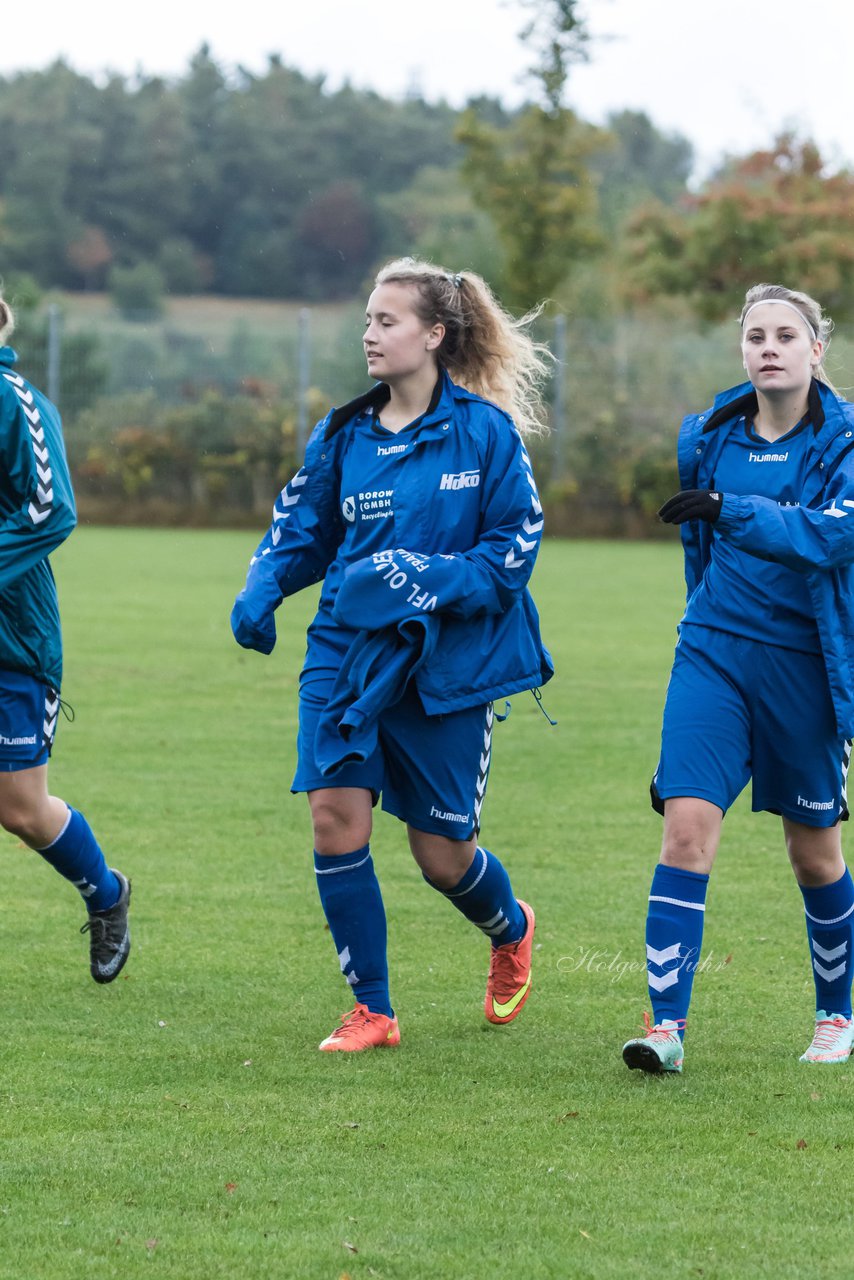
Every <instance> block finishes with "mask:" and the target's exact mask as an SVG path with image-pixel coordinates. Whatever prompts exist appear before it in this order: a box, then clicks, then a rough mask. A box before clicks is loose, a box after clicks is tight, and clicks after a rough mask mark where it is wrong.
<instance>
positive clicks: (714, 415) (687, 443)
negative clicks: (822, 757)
mask: <svg viewBox="0 0 854 1280" xmlns="http://www.w3.org/2000/svg"><path fill="white" fill-rule="evenodd" d="M809 404H810V417H811V420H812V424H813V425H812V431H813V439H812V442H811V446H810V451H809V458H808V462H807V469H806V474H805V478H804V486H803V491H802V493H801V498H800V505H799V506H789V507H786V506H780V505H779V503H777V502H774V501H773V500H772V499H770V498H761V497H756V496H750V495H746V496H743V497H738V496H736V495H734V494H726V493H725V494H724V495H723V501H722V504H721V514H720V516H719V517H718V520H717V522H716V524H715V526H714V528H715V531H716V532H717V533H719V534H720V535H721V536H722V537H724V538H726V539H727V541H728V542H731V543H732V545H733V546H735V547H738V548H739V549H740V550H742V551H746V552H749V553H750V555H754V556H757V557H758V558H759V559H762V560H772V561H777V562H779V563H780V564H784V565H787V566H788V567H789V568H791V569H795V570H797V571H798V572H800V573H803V574H804V575H805V578H806V582H807V587H808V589H809V595H810V600H811V601H812V607H813V609H814V611H815V619H816V623H817V626H818V633H819V639H820V641H821V650H822V654H823V657H824V662H825V666H826V667H827V675H828V680H829V682H830V691H831V696H832V698H833V706H834V710H835V713H836V719H837V723H838V726H839V731H840V733H842V734H844V735H845V737H846V738H851V737H852V736H854V405H851V404H849V403H848V401H846V400H842V399H840V398H839V396H837V395H836V394H835V392H833V391H832V390H831V389H830V388H829V387H828V386H826V385H825V384H823V383H820V382H816V381H815V380H814V381H813V382H812V384H811V387H810V392H809ZM755 410H756V393H755V391H754V389H753V386H752V384H751V383H749V382H747V383H743V384H741V385H740V386H737V387H732V388H731V389H730V390H729V391H724V392H722V393H721V394H720V395H719V396H718V397H717V398H716V400H715V402H714V405H713V406H712V407H711V409H707V410H706V411H705V412H704V413H701V414H689V415H688V417H686V418H685V420H684V421H683V423H682V428H681V430H680V433H679V452H678V458H679V480H680V483H681V485H682V488H683V489H711V488H714V483H713V479H714V474H715V466H716V464H717V459H718V457H719V456H720V451H721V448H722V447H723V444H724V441H725V440H726V438H727V436H728V435H729V433H730V432H731V431H732V430H733V428H734V427H735V426H736V424H737V422H738V420H739V419H740V417H741V416H742V415H743V414H748V415H751V414H753V413H754V412H755ZM681 531H682V542H683V547H684V551H685V580H686V583H687V587H688V595H689V597H690V595H691V593H692V592H693V590H694V589H695V587H696V586H697V584H698V583H699V582H700V579H701V578H702V576H703V573H704V572H705V569H706V566H707V565H708V563H709V559H710V556H711V543H712V526H711V525H709V524H707V523H706V522H705V521H702V520H698V521H691V522H688V523H686V524H683V525H682V526H681Z"/></svg>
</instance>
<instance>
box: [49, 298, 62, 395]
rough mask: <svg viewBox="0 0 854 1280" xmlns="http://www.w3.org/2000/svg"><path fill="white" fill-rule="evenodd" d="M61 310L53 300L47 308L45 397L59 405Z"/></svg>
mask: <svg viewBox="0 0 854 1280" xmlns="http://www.w3.org/2000/svg"><path fill="white" fill-rule="evenodd" d="M61 352H62V312H61V311H60V309H59V307H58V306H57V304H56V303H55V302H51V303H50V305H49V306H48V309H47V398H48V400H50V401H52V402H53V404H55V405H56V406H57V407H59V380H60V375H61V372H62V370H61Z"/></svg>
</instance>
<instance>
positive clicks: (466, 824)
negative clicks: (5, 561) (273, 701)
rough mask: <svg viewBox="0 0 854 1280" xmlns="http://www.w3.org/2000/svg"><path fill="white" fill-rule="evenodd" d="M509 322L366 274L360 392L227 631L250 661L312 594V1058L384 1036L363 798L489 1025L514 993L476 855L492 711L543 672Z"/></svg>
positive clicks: (521, 908) (308, 679) (442, 276)
mask: <svg viewBox="0 0 854 1280" xmlns="http://www.w3.org/2000/svg"><path fill="white" fill-rule="evenodd" d="M524 326H525V321H521V322H516V321H514V320H512V319H511V317H510V316H508V315H507V314H506V312H504V311H503V310H502V309H501V307H500V306H499V305H498V303H497V302H496V300H495V298H494V297H493V295H492V293H491V292H490V290H489V288H488V286H487V285H486V284H485V282H484V281H483V280H481V278H480V277H479V276H477V275H474V274H473V273H471V272H466V273H464V274H459V275H452V274H450V273H448V272H446V271H443V270H441V269H439V268H437V267H434V266H431V265H429V264H426V263H421V262H416V261H414V260H413V259H410V258H406V259H402V260H399V261H396V262H392V263H390V264H389V265H388V266H386V267H385V268H384V269H383V270H382V271H381V272H380V273H379V275H378V277H377V281H376V288H375V289H374V291H373V293H372V294H371V296H370V299H369V302H368V307H367V316H366V328H365V332H364V336H363V343H364V349H365V355H366V358H367V364H368V371H369V373H370V374H372V375H373V377H374V378H375V379H376V385H375V386H374V387H373V388H372V389H371V390H370V391H369V392H368V393H367V394H366V395H363V396H361V397H360V398H359V399H357V400H354V401H353V402H351V403H350V404H347V405H345V406H344V407H343V408H340V409H335V410H333V411H332V412H331V413H330V414H329V415H328V416H327V417H326V418H325V419H324V420H323V421H322V422H321V423H320V424H319V425H318V426H317V427H316V429H315V431H314V433H313V434H312V437H311V439H310V441H309V443H308V448H307V451H306V457H305V465H304V466H303V467H301V468H300V470H299V471H298V472H297V474H296V475H295V476H294V478H293V479H292V480H291V481H290V483H289V484H287V485H286V486H285V488H284V489H283V491H282V493H281V495H280V497H279V499H278V501H277V502H276V505H275V507H274V512H273V523H272V525H271V527H270V530H269V532H268V533H267V535H266V536H265V538H264V539H263V541H262V542H261V544H260V546H259V547H258V550H257V552H256V554H255V556H254V557H253V559H252V561H251V564H250V567H249V573H248V576H247V579H246V586H245V588H244V590H243V591H242V592H241V593H240V595H239V596H238V597H237V601H236V603H235V606H234V610H233V613H232V626H233V629H234V634H235V637H236V638H237V640H238V642H239V643H240V644H242V645H244V646H245V647H247V648H253V649H258V650H260V651H261V652H262V653H269V652H270V651H271V649H272V648H273V645H274V644H275V640H276V631H275V623H274V619H273V614H274V612H275V610H276V609H277V608H278V606H279V605H280V604H281V602H282V599H283V597H285V596H289V595H292V594H293V593H294V592H296V591H299V590H300V589H301V588H302V587H305V586H307V585H309V584H310V583H314V582H317V581H319V580H320V579H323V580H324V582H323V589H322V592H321V596H320V605H319V608H318V612H317V614H316V616H315V618H314V621H313V622H312V624H311V626H310V627H309V631H308V651H307V655H306V660H305V666H304V668H303V672H302V676H301V680H300V722H299V737H298V744H297V746H298V762H297V769H296V776H295V778H294V781H293V785H292V790H293V791H295V792H298V791H305V792H307V793H308V799H309V804H310V807H311V816H312V823H313V828H314V844H315V854H314V862H315V871H316V875H317V884H318V889H319V892H320V900H321V903H322V906H323V910H324V912H325V915H326V919H327V921H328V923H329V928H330V931H331V934H332V938H333V941H334V944H335V948H336V951H337V952H338V960H339V963H340V966H341V970H342V972H343V974H344V976H345V978H346V980H347V982H348V983H349V984H350V986H351V987H352V989H353V994H354V996H355V1000H356V1004H355V1008H354V1009H353V1010H351V1011H350V1012H349V1013H347V1014H345V1015H344V1017H343V1018H342V1020H341V1026H339V1027H338V1028H337V1029H336V1030H334V1031H333V1032H332V1034H331V1035H329V1036H328V1037H327V1038H326V1039H325V1040H324V1041H323V1042H322V1043H321V1045H320V1048H321V1049H323V1050H327V1051H328V1050H345V1051H352V1050H361V1049H368V1048H374V1047H380V1046H387V1045H396V1044H398V1043H399V1040H400V1032H399V1029H398V1023H397V1018H396V1017H395V1014H394V1010H393V1008H392V1005H391V1000H390V995H389V982H388V967H387V962H386V920H385V911H384V907H383V901H382V897H381V894H380V888H379V884H378V882H377V878H376V875H375V873H374V868H373V864H372V860H371V853H370V845H369V841H370V837H371V823H372V812H371V811H372V806H373V805H374V804H375V803H376V801H377V799H378V797H379V796H380V794H381V795H382V803H383V808H384V809H385V810H387V811H388V812H389V813H392V814H395V815H396V816H397V817H398V818H400V819H401V820H402V821H404V822H405V823H406V826H407V834H408V837H409V846H410V849H411V851H412V854H413V857H414V858H415V860H416V862H417V864H418V866H419V867H420V868H421V871H422V872H423V875H424V878H425V880H426V881H427V883H428V884H429V885H431V887H432V888H434V889H436V890H437V891H438V892H439V893H441V894H443V895H444V896H445V897H446V898H447V899H448V901H449V902H451V903H452V904H453V905H454V906H455V907H456V908H457V909H458V910H459V911H461V912H462V913H463V915H464V916H466V918H467V919H469V920H470V921H471V922H472V923H473V924H474V925H476V926H477V927H478V928H479V929H481V930H482V931H483V932H484V933H485V934H486V935H487V936H488V937H489V939H490V941H491V944H492V950H491V963H490V969H489V978H488V982H487V991H486V1000H485V1013H486V1017H487V1018H488V1019H489V1021H490V1022H493V1023H505V1022H510V1021H511V1020H512V1019H513V1018H515V1017H516V1016H517V1014H518V1013H519V1012H520V1010H521V1008H522V1006H523V1005H524V1003H525V1001H526V1000H527V998H528V994H529V992H530V988H531V952H532V944H533V935H534V913H533V911H532V910H531V908H530V907H529V906H528V905H527V904H526V903H524V902H521V901H517V899H516V897H515V895H514V893H513V889H512V888H511V884H510V879H509V877H508V874H507V872H506V870H505V869H504V867H503V866H502V864H501V862H499V860H498V859H497V858H496V857H495V855H494V854H493V853H490V852H489V850H487V849H485V848H483V847H482V846H481V845H479V844H478V832H479V829H480V817H481V806H482V804H483V798H484V792H485V788H486V779H487V774H488V771H489V764H490V758H491V749H492V725H493V710H492V703H493V699H495V698H496V697H498V696H499V695H503V694H512V693H514V692H518V691H520V690H523V689H529V688H532V687H536V686H538V685H541V684H543V683H545V681H547V680H548V679H549V678H550V676H551V674H552V665H551V659H550V658H549V655H548V653H547V651H546V650H545V649H544V648H543V645H542V642H541V640H540V633H539V623H538V617H537V612H536V609H535V608H534V605H533V601H532V600H531V597H530V594H529V592H528V590H527V585H526V584H527V582H528V579H529V578H530V576H531V571H532V570H533V567H534V561H535V559H536V556H537V551H538V549H539V545H540V539H541V536H542V529H543V514H542V508H541V506H540V501H539V497H538V495H537V488H536V484H535V482H534V477H533V474H532V471H531V462H530V459H529V457H528V454H527V452H526V450H525V446H524V444H523V442H522V435H521V434H520V433H525V432H530V431H532V430H536V429H537V426H538V423H537V412H538V408H539V401H538V397H537V393H536V381H537V379H538V378H539V376H540V375H541V374H542V372H543V370H544V364H543V360H542V358H541V353H540V352H539V350H538V349H537V348H536V347H535V345H534V344H533V343H532V341H531V339H530V338H529V337H528V336H527V334H526V332H525V327H524ZM511 415H512V416H511ZM514 422H515V425H514Z"/></svg>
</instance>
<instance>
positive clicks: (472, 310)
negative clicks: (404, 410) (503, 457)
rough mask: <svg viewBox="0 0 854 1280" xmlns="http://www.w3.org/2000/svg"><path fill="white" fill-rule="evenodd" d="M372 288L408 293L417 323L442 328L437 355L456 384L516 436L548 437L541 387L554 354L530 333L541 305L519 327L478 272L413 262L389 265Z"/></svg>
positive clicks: (519, 323)
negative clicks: (401, 287)
mask: <svg viewBox="0 0 854 1280" xmlns="http://www.w3.org/2000/svg"><path fill="white" fill-rule="evenodd" d="M376 283H377V284H378V285H380V284H406V285H410V286H412V288H413V290H414V294H415V303H414V310H415V314H416V315H417V316H418V318H419V319H420V320H421V321H422V323H423V324H425V325H433V324H442V325H444V326H445V336H444V338H443V339H442V342H441V345H440V346H439V349H438V352H437V355H438V358H439V363H440V364H441V365H442V366H443V367H444V368H445V369H447V371H448V373H449V375H450V376H451V377H452V378H453V380H454V381H455V382H458V383H459V384H460V386H462V387H465V388H466V390H467V391H473V392H474V393H475V395H479V396H483V398H484V399H485V400H492V401H493V402H494V403H495V404H497V405H498V406H499V408H501V409H504V410H505V411H506V412H507V413H509V414H510V416H511V417H512V419H513V421H514V422H515V424H516V426H517V428H518V430H519V433H520V434H521V435H523V436H526V435H529V436H530V435H543V434H545V432H546V431H548V426H547V424H546V410H545V406H544V404H543V398H542V394H541V385H542V382H543V380H544V378H545V376H546V374H547V373H548V371H549V361H550V360H551V359H552V355H551V352H550V351H549V349H548V347H546V346H545V345H544V344H543V343H539V342H534V340H533V339H532V338H531V336H530V334H529V332H528V329H529V328H530V326H531V324H532V323H533V321H534V320H536V318H537V316H538V315H539V314H540V312H541V311H542V306H539V307H537V308H535V309H534V310H533V311H529V312H528V313H527V315H524V316H522V317H521V319H519V320H517V319H515V318H514V317H513V316H511V315H510V313H509V312H508V311H505V309H504V308H503V307H502V305H501V303H500V302H499V301H498V299H497V298H496V297H495V294H494V293H493V292H492V290H491V289H490V287H489V285H488V284H487V283H486V281H485V280H484V279H483V278H482V276H479V275H477V274H476V272H474V271H460V272H458V273H455V272H451V271H446V270H445V268H444V267H438V266H435V265H434V264H433V263H432V262H422V261H419V260H418V259H417V258H397V259H395V261H394V262H389V263H387V264H386V265H385V266H384V267H383V268H382V270H381V271H379V273H378V274H377V277H376Z"/></svg>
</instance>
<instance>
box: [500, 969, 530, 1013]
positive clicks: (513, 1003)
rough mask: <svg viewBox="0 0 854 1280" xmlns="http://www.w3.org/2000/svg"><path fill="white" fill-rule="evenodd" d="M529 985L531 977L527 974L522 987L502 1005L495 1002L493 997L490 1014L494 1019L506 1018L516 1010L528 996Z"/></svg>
mask: <svg viewBox="0 0 854 1280" xmlns="http://www.w3.org/2000/svg"><path fill="white" fill-rule="evenodd" d="M530 985H531V975H530V973H529V974H528V977H527V978H526V979H525V983H524V985H523V986H521V987H520V988H519V990H518V991H517V992H516V994H515V995H514V996H511V997H510V999H509V1000H506V1001H505V1002H504V1004H501V1002H500V1001H498V1000H496V999H495V996H493V997H492V1012H493V1013H494V1014H495V1016H496V1018H506V1017H507V1016H508V1015H509V1014H511V1013H513V1012H514V1010H515V1009H518V1007H519V1005H520V1003H521V1002H522V1001H523V1000H524V998H525V996H526V995H527V994H528V988H529V987H530Z"/></svg>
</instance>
